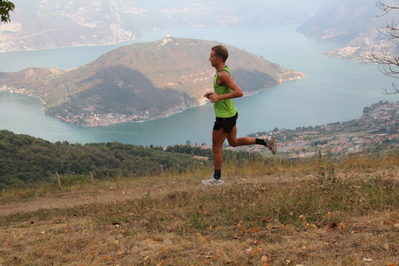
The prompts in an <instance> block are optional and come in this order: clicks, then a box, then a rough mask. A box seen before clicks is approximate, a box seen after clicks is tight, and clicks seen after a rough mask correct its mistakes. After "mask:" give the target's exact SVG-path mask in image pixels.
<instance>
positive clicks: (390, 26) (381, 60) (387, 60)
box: [370, 0, 399, 94]
mask: <svg viewBox="0 0 399 266" xmlns="http://www.w3.org/2000/svg"><path fill="white" fill-rule="evenodd" d="M382 1H383V0H376V4H377V7H379V8H380V9H381V11H382V14H381V15H377V17H382V16H385V15H387V14H388V13H389V12H391V11H393V10H398V9H399V0H393V3H392V4H391V5H388V4H386V3H383V2H382ZM378 31H379V32H380V33H381V34H382V35H384V36H386V37H388V38H389V39H391V40H395V41H396V42H397V46H399V45H398V41H399V22H398V21H397V20H392V21H391V22H388V21H387V22H386V24H385V26H383V27H382V28H381V29H378ZM370 60H371V61H372V62H374V63H376V64H378V65H380V67H379V70H380V71H381V73H383V74H384V75H386V76H388V77H392V78H399V57H398V56H390V55H388V54H387V53H384V54H382V55H377V54H376V53H374V52H371V58H370ZM392 87H393V91H388V90H387V89H385V90H384V93H385V94H399V89H398V88H397V87H396V86H395V84H394V83H392Z"/></svg>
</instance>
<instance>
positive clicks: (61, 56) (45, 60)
mask: <svg viewBox="0 0 399 266" xmlns="http://www.w3.org/2000/svg"><path fill="white" fill-rule="evenodd" d="M297 26H298V25H276V26H268V27H229V28H222V27H216V28H177V29H168V30H162V31H158V32H151V33H145V34H144V37H143V38H141V39H140V40H138V42H148V41H155V40H159V39H161V38H163V37H165V36H166V35H167V34H170V35H172V36H173V37H176V38H195V39H203V40H216V41H220V42H223V43H225V44H228V45H233V46H236V47H238V48H241V49H244V50H247V51H249V52H251V53H253V54H256V55H258V56H266V57H267V60H269V61H271V62H274V63H277V64H279V65H281V66H282V67H285V68H290V69H294V70H297V71H300V72H303V73H304V74H305V75H306V76H307V78H306V79H303V80H296V81H291V82H287V83H284V84H282V85H280V86H277V87H275V88H273V89H271V90H267V91H263V92H260V93H258V94H256V95H253V96H249V97H244V98H240V99H235V100H234V101H235V103H236V106H237V108H238V110H239V120H238V134H239V135H240V136H244V135H247V134H250V133H255V132H261V131H269V130H273V129H274V128H276V127H277V128H287V129H293V128H296V127H299V126H316V125H322V124H327V123H332V122H339V121H347V120H352V119H357V118H359V117H360V116H361V114H362V111H363V107H365V106H367V105H370V104H373V103H376V102H378V101H380V100H383V101H385V100H388V101H398V100H399V96H397V95H389V96H388V95H384V94H383V89H385V88H388V89H390V88H391V84H392V82H394V81H395V80H393V79H392V78H388V77H386V76H384V75H383V74H381V73H380V72H379V71H378V67H377V66H376V65H366V64H358V63H351V62H347V61H343V60H338V59H333V58H329V57H327V56H325V55H323V53H325V52H326V51H328V50H330V49H334V48H339V47H341V46H342V44H340V43H335V42H331V41H326V40H319V39H315V38H307V37H305V36H304V35H302V34H301V33H297V32H295V29H296V27H297ZM121 45H122V44H121ZM121 45H115V46H103V47H74V48H63V49H55V50H45V51H32V52H14V53H2V54H1V53H0V62H7V63H2V64H1V65H0V71H3V72H12V71H18V70H21V69H23V68H26V67H49V68H61V69H69V68H72V67H77V66H80V65H83V64H86V63H88V62H90V61H92V60H95V59H96V58H98V57H99V56H101V55H102V54H104V53H106V52H107V51H109V50H112V49H114V48H117V47H119V46H121ZM231 56H234V54H232V55H231ZM227 63H228V61H227ZM209 67H210V68H211V66H209ZM233 76H234V73H233ZM239 85H240V86H241V87H242V88H245V84H239ZM209 88H210V89H211V88H212V84H209ZM213 121H214V114H213V106H212V105H211V104H207V105H204V106H201V107H197V108H191V109H188V110H186V111H184V112H182V113H179V114H176V115H173V116H171V117H168V118H165V119H161V120H156V121H148V122H143V123H131V124H120V125H113V126H108V127H97V128H80V127H77V126H73V125H68V124H65V123H63V122H60V121H58V120H55V119H52V118H49V117H46V116H45V115H44V112H43V111H42V109H41V106H40V101H39V100H38V99H34V98H30V97H26V96H22V95H17V94H6V93H0V129H7V130H10V131H13V132H15V133H18V134H20V133H22V134H28V135H32V136H35V137H40V138H43V139H46V140H49V141H51V142H56V141H68V142H71V143H77V142H78V143H89V142H112V141H118V142H122V143H133V144H136V145H151V144H153V145H162V146H167V145H175V144H185V143H186V141H187V140H190V141H191V142H192V143H196V142H198V143H203V142H205V143H210V142H211V130H212V125H213Z"/></svg>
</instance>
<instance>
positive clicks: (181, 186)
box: [0, 155, 399, 266]
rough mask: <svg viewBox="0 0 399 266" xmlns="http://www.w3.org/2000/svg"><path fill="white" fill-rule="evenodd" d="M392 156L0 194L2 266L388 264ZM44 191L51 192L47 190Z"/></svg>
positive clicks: (393, 220) (395, 216) (394, 194)
mask: <svg viewBox="0 0 399 266" xmlns="http://www.w3.org/2000/svg"><path fill="white" fill-rule="evenodd" d="M398 163H399V158H398V157H397V156H395V155H392V156H387V157H375V156H374V157H373V156H366V155H358V156H353V157H348V158H345V160H340V161H332V160H328V159H325V158H315V159H312V160H298V161H291V160H284V159H269V160H268V161H267V162H247V163H246V164H241V166H240V167H239V166H237V164H235V165H229V166H226V167H225V170H224V176H225V181H226V183H225V184H224V185H223V186H218V187H205V186H203V185H202V184H201V183H200V181H201V179H202V178H203V177H205V174H204V173H205V170H204V169H198V170H196V172H192V173H186V174H184V175H183V176H176V175H175V174H173V173H169V174H168V173H165V174H164V175H161V176H154V177H147V178H132V179H123V180H122V179H120V178H116V179H115V180H108V181H98V180H97V181H96V183H95V185H94V186H82V185H81V186H75V187H72V186H70V187H63V188H62V189H55V188H52V187H50V186H49V187H47V188H46V187H40V188H35V189H30V190H13V191H7V192H3V193H2V194H1V198H0V199H1V204H2V208H1V210H0V215H1V216H0V224H1V227H0V251H1V252H0V264H1V265H3V266H5V265H29V266H33V265H40V266H42V265H159V266H161V265H165V266H166V265H197V266H198V265H262V266H266V265H297V266H298V265H304V266H315V265H327V266H328V265H331V266H332V265H334V266H339V265H351V266H352V265H353V266H357V265H359V266H363V265H373V266H374V265H378V266H381V265H389V266H394V265H398V266H399V255H398V254H399V241H398V233H399V178H398V174H397V173H398V165H399V164H398ZM50 188H52V190H51V189H50Z"/></svg>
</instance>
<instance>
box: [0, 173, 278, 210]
mask: <svg viewBox="0 0 399 266" xmlns="http://www.w3.org/2000/svg"><path fill="white" fill-rule="evenodd" d="M260 179H262V182H265V181H266V182H268V180H270V181H271V180H274V181H278V180H280V181H281V178H280V177H276V176H274V177H270V176H269V177H267V178H257V177H250V178H248V179H245V178H229V179H228V180H226V183H225V184H224V185H223V186H231V185H234V184H238V183H258V182H260ZM209 188H212V187H207V186H204V185H202V183H201V181H200V180H194V179H187V180H178V181H174V180H163V181H161V182H153V184H148V183H146V182H144V181H141V182H131V183H126V184H121V185H118V186H116V187H104V186H101V187H91V188H77V189H68V188H65V189H63V190H60V191H59V193H58V192H54V193H52V192H50V193H51V194H52V195H45V196H32V197H31V198H28V199H26V198H21V197H22V196H21V197H20V198H19V199H18V198H15V197H14V200H13V201H11V202H6V203H3V204H0V216H5V215H10V214H13V213H21V212H33V211H37V210H40V209H56V208H68V207H75V206H79V205H86V204H102V203H115V202H121V201H126V200H133V199H138V198H140V197H143V196H149V195H150V196H151V195H153V196H160V195H162V194H164V193H170V192H171V191H174V190H192V189H209Z"/></svg>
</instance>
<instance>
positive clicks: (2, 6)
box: [0, 0, 15, 23]
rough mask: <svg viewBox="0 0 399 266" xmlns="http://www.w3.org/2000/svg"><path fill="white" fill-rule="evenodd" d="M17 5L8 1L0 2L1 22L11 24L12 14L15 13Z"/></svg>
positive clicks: (0, 0)
mask: <svg viewBox="0 0 399 266" xmlns="http://www.w3.org/2000/svg"><path fill="white" fill-rule="evenodd" d="M14 8H15V5H14V4H13V3H12V2H10V1H8V0H0V18H1V22H4V23H7V22H10V21H11V20H10V12H11V11H14Z"/></svg>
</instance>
